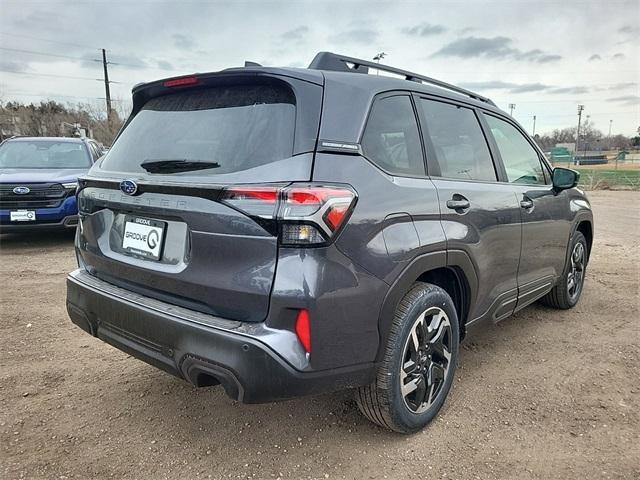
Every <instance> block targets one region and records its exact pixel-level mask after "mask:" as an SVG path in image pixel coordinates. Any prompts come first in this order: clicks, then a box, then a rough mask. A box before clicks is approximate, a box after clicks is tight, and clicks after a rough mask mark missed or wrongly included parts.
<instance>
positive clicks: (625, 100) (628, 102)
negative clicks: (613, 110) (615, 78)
mask: <svg viewBox="0 0 640 480" xmlns="http://www.w3.org/2000/svg"><path fill="white" fill-rule="evenodd" d="M607 102H614V103H619V104H621V105H625V106H630V107H631V106H632V107H635V106H638V105H640V95H622V96H620V97H612V98H607Z"/></svg>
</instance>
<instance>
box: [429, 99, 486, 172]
mask: <svg viewBox="0 0 640 480" xmlns="http://www.w3.org/2000/svg"><path fill="white" fill-rule="evenodd" d="M419 104H420V108H421V109H422V114H423V116H424V119H425V123H426V125H425V126H424V127H423V131H425V130H426V132H424V133H426V137H427V138H425V140H427V143H428V142H430V143H431V146H432V147H433V154H432V157H435V160H436V162H437V166H438V167H439V170H440V175H439V176H441V177H444V178H455V179H464V180H479V181H489V182H491V181H492V182H495V181H496V180H497V177H496V170H495V168H494V165H493V159H492V158H491V153H490V152H489V147H488V145H487V141H486V139H485V137H484V134H483V133H482V128H481V127H480V123H479V121H478V118H477V117H476V114H475V113H474V111H473V110H471V109H470V108H465V107H461V106H458V105H452V104H449V103H444V102H438V101H435V100H428V99H425V98H421V99H420V100H419ZM429 173H430V174H437V172H431V170H430V171H429Z"/></svg>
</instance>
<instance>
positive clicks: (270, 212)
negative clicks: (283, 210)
mask: <svg viewBox="0 0 640 480" xmlns="http://www.w3.org/2000/svg"><path fill="white" fill-rule="evenodd" d="M279 196H280V188H279V187H253V186H247V187H230V188H227V189H226V190H225V191H224V192H223V194H222V202H223V203H226V204H227V205H230V206H232V207H234V208H235V209H237V210H240V211H241V212H245V213H248V214H250V215H252V216H256V217H259V218H266V219H269V218H274V217H275V214H276V207H277V206H278V197H279Z"/></svg>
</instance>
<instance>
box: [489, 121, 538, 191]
mask: <svg viewBox="0 0 640 480" xmlns="http://www.w3.org/2000/svg"><path fill="white" fill-rule="evenodd" d="M485 118H486V119H487V123H488V124H489V128H490V129H491V133H493V138H495V140H496V144H497V145H498V150H499V151H500V156H501V157H502V163H503V164H504V168H505V170H506V172H507V179H508V180H509V182H511V183H525V184H542V185H544V184H545V183H546V180H545V176H544V170H543V168H542V164H541V163H540V157H539V155H538V152H537V151H536V150H535V149H534V148H533V147H532V146H531V144H530V143H529V142H528V141H527V139H526V138H525V137H524V135H522V133H520V131H519V130H518V129H517V128H516V127H514V126H513V125H511V124H510V123H508V122H505V121H504V120H500V119H499V118H496V117H493V116H491V115H485Z"/></svg>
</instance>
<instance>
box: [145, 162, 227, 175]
mask: <svg viewBox="0 0 640 480" xmlns="http://www.w3.org/2000/svg"><path fill="white" fill-rule="evenodd" d="M140 166H141V167H142V168H144V169H145V170H146V171H147V172H149V173H178V172H193V171H195V170H207V169H208V168H218V167H219V166H220V164H219V163H218V162H208V161H203V160H145V161H144V162H142V163H141V164H140Z"/></svg>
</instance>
